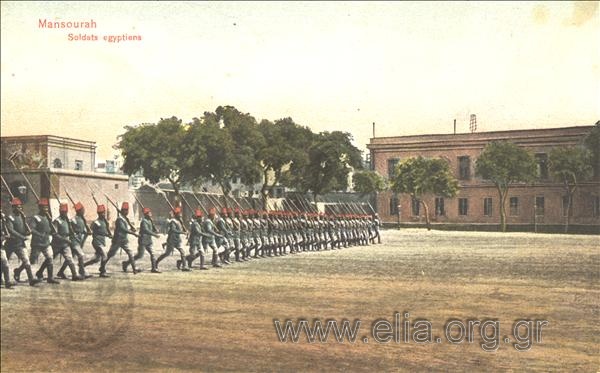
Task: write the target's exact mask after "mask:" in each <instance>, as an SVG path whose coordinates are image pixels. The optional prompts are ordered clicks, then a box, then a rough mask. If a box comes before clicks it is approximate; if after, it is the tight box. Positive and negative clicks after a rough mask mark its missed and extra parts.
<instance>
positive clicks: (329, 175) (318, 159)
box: [282, 131, 362, 202]
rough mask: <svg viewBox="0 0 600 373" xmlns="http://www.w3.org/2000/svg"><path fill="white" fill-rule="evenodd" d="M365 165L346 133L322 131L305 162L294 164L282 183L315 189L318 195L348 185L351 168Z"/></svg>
mask: <svg viewBox="0 0 600 373" xmlns="http://www.w3.org/2000/svg"><path fill="white" fill-rule="evenodd" d="M353 168H354V169H361V168H362V159H361V152H360V150H359V149H358V148H356V147H355V146H354V145H353V144H352V135H351V134H349V133H347V132H340V131H334V132H321V133H320V134H318V135H317V136H315V139H314V141H313V143H312V145H311V146H310V147H309V148H308V161H307V162H306V163H305V164H302V163H301V164H296V163H292V164H291V165H290V169H289V171H287V172H286V175H285V177H282V180H283V182H284V183H285V184H286V185H288V186H290V187H295V188H296V189H298V190H299V191H301V192H303V193H306V192H308V191H310V192H312V194H313V198H314V200H315V202H316V201H317V196H319V195H322V194H324V193H328V192H330V191H333V190H343V189H346V188H347V187H348V175H349V173H350V171H351V170H352V169H353Z"/></svg>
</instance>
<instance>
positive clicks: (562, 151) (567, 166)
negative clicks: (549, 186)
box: [549, 146, 592, 233]
mask: <svg viewBox="0 0 600 373" xmlns="http://www.w3.org/2000/svg"><path fill="white" fill-rule="evenodd" d="M591 158H592V154H591V152H590V151H588V150H587V149H585V148H583V147H580V146H577V147H562V148H554V149H552V151H550V158H549V161H550V172H551V174H552V176H553V177H554V178H555V179H556V180H557V181H559V182H561V183H563V186H564V188H565V193H566V197H567V206H566V209H567V213H566V216H565V233H567V232H568V231H569V220H570V216H571V214H572V211H571V210H572V203H573V195H574V194H575V191H576V189H577V186H578V184H579V182H581V181H584V180H586V179H588V178H589V177H590V176H591V175H592V166H591V162H590V159H591Z"/></svg>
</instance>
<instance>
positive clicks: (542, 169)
mask: <svg viewBox="0 0 600 373" xmlns="http://www.w3.org/2000/svg"><path fill="white" fill-rule="evenodd" d="M535 162H536V164H537V169H536V176H537V178H538V179H540V180H546V179H548V154H546V153H538V154H536V155H535Z"/></svg>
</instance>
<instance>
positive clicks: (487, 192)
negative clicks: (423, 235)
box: [367, 126, 600, 232]
mask: <svg viewBox="0 0 600 373" xmlns="http://www.w3.org/2000/svg"><path fill="white" fill-rule="evenodd" d="M592 128H593V127H592V126H580V127H564V128H549V129H530V130H512V131H494V132H479V133H477V132H475V133H466V134H443V135H416V136H397V137H375V138H372V139H371V141H370V143H369V144H368V145H367V147H368V148H369V150H370V158H371V164H372V167H373V168H374V170H376V171H377V172H379V173H380V174H381V175H383V176H385V177H389V176H390V175H391V173H392V172H393V170H394V167H395V165H396V164H397V163H398V162H400V161H401V160H403V159H406V158H411V157H417V156H423V157H430V158H435V157H439V158H443V159H446V160H447V161H448V162H449V164H450V167H451V169H453V170H454V173H455V177H456V178H457V179H458V180H459V183H460V190H459V192H458V195H457V196H456V197H455V198H451V199H449V198H441V197H436V196H426V197H425V198H424V201H425V202H426V203H427V204H428V206H429V210H430V219H431V221H432V223H434V224H438V226H439V227H440V228H445V227H448V228H452V227H457V226H460V228H463V229H464V228H472V229H490V230H492V229H493V230H495V229H497V227H498V224H499V223H500V213H499V207H500V206H499V198H498V193H497V190H496V188H495V186H494V185H493V184H492V183H491V182H489V181H485V180H482V179H480V178H477V177H476V176H475V172H474V170H475V162H476V160H477V157H478V156H479V154H480V153H481V152H482V151H483V148H484V147H485V146H486V145H487V144H488V143H489V142H491V141H501V140H506V141H510V142H513V143H515V144H517V145H519V146H522V147H524V148H526V149H527V150H529V151H530V152H531V153H532V154H534V156H535V159H536V161H537V164H538V172H537V173H538V174H537V179H536V181H535V182H534V183H533V184H527V185H525V184H521V185H516V186H512V187H511V188H510V189H509V195H508V198H507V202H506V215H507V216H506V218H507V219H506V222H507V225H508V229H512V230H532V229H538V230H542V231H543V230H548V231H560V227H561V226H562V225H563V224H564V221H565V218H564V217H565V214H566V209H565V206H566V198H564V197H565V191H564V188H563V186H562V184H561V183H557V182H556V181H554V180H552V179H551V177H550V174H549V170H548V156H549V153H550V150H551V149H552V148H554V147H563V146H574V145H580V144H582V141H583V139H584V137H585V136H586V135H587V134H588V133H589V132H590V131H591V129H592ZM599 196H600V182H599V181H598V179H597V178H596V179H595V181H585V182H582V183H580V186H579V188H578V190H577V191H576V193H575V196H574V201H573V207H572V215H571V219H570V223H571V224H572V226H573V231H578V230H579V231H593V232H598V231H600V230H599V227H600V211H599V210H600V197H599ZM398 205H400V215H399V216H398ZM534 206H537V208H536V207H534ZM534 209H536V211H535V212H534ZM377 210H378V211H379V214H380V216H381V218H382V220H383V221H384V222H387V223H397V222H398V218H399V219H400V222H401V223H402V224H403V225H421V224H423V223H424V220H425V218H424V216H423V211H421V210H422V206H419V204H418V203H416V201H411V198H410V197H409V196H406V195H399V196H395V195H394V194H393V193H392V192H385V193H381V194H379V196H378V198H377Z"/></svg>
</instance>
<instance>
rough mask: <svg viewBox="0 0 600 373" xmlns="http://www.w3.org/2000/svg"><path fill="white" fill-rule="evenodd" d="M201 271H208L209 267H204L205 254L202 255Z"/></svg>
mask: <svg viewBox="0 0 600 373" xmlns="http://www.w3.org/2000/svg"><path fill="white" fill-rule="evenodd" d="M200 269H201V270H207V269H208V267H206V266H205V265H204V254H200Z"/></svg>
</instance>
